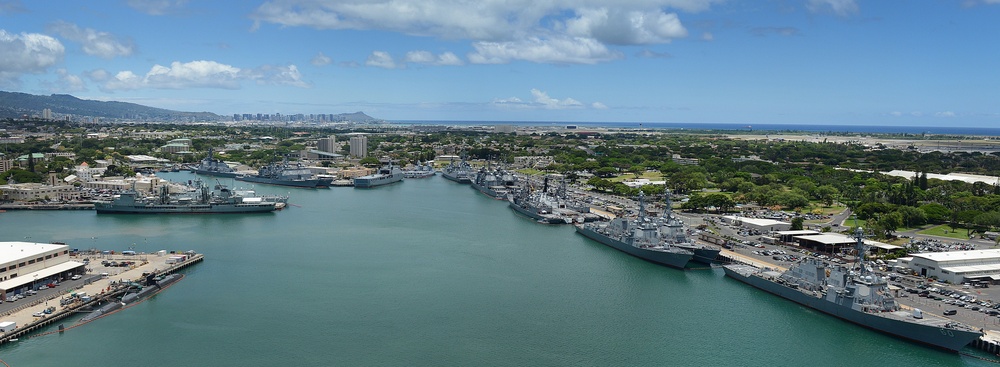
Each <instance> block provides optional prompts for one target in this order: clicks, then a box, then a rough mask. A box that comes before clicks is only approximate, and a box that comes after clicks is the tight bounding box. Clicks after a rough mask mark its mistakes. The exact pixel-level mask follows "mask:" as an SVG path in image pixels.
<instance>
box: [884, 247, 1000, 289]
mask: <svg viewBox="0 0 1000 367" xmlns="http://www.w3.org/2000/svg"><path fill="white" fill-rule="evenodd" d="M910 256H912V258H909V259H907V258H901V259H899V260H900V265H903V266H906V267H908V268H910V269H913V270H914V271H916V272H917V274H920V275H921V276H925V277H937V278H938V280H940V281H947V282H949V283H952V284H961V283H965V282H976V281H989V282H990V283H993V284H996V283H997V282H1000V249H993V250H973V251H948V252H928V253H920V254H911V255H910Z"/></svg>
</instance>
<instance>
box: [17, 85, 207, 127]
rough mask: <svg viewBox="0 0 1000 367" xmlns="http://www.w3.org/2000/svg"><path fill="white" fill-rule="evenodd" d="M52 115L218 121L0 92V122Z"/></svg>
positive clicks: (195, 114)
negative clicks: (48, 110)
mask: <svg viewBox="0 0 1000 367" xmlns="http://www.w3.org/2000/svg"><path fill="white" fill-rule="evenodd" d="M46 108H48V109H50V110H52V113H54V114H70V115H77V116H91V117H100V118H107V119H135V120H161V121H214V120H218V119H219V118H220V116H219V115H216V114H214V113H211V112H183V111H173V110H168V109H163V108H155V107H148V106H143V105H140V104H135V103H128V102H115V101H94V100H88V99H80V98H77V97H74V96H71V95H68V94H53V95H49V96H40V95H34V94H27V93H19V92H3V91H0V118H18V117H21V116H23V115H29V116H31V115H41V113H42V110H44V109H46Z"/></svg>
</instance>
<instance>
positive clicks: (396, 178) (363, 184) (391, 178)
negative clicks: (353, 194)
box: [354, 173, 403, 189]
mask: <svg viewBox="0 0 1000 367" xmlns="http://www.w3.org/2000/svg"><path fill="white" fill-rule="evenodd" d="M400 181H403V174H401V173H400V174H393V175H380V176H364V177H358V178H355V179H354V187H355V188H361V189H366V188H372V187H377V186H383V185H388V184H394V183H397V182H400Z"/></svg>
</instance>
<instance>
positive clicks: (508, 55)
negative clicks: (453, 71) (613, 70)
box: [468, 37, 623, 64]
mask: <svg viewBox="0 0 1000 367" xmlns="http://www.w3.org/2000/svg"><path fill="white" fill-rule="evenodd" d="M472 47H474V48H475V49H476V52H474V53H470V54H469V55H468V58H469V62H471V63H474V64H505V63H509V62H511V61H517V60H522V61H531V62H538V63H549V64H595V63H598V62H604V61H611V60H615V59H620V58H622V57H623V56H622V54H621V52H618V51H612V50H609V49H608V48H607V46H605V45H604V44H602V43H600V42H597V40H594V39H592V38H581V37H557V38H545V39H542V38H537V37H533V38H529V39H526V40H523V41H515V42H476V43H473V44H472Z"/></svg>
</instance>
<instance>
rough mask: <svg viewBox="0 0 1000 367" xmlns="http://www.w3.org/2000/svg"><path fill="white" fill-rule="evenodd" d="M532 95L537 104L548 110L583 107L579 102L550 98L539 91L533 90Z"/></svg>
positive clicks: (570, 99)
mask: <svg viewBox="0 0 1000 367" xmlns="http://www.w3.org/2000/svg"><path fill="white" fill-rule="evenodd" d="M531 95H532V96H534V97H535V103H539V104H541V105H542V106H544V107H545V108H547V109H564V108H577V107H581V106H583V104H582V103H580V102H579V101H577V100H575V99H572V98H566V99H562V100H560V99H556V98H552V97H549V95H548V94H547V93H545V92H542V91H540V90H538V89H532V90H531Z"/></svg>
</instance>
